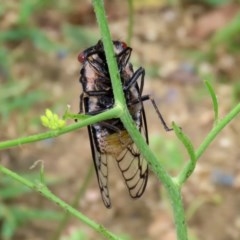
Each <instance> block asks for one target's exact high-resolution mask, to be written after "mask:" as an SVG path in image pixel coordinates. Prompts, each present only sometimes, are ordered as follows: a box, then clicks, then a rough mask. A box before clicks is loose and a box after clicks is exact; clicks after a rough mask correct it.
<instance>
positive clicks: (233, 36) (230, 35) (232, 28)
mask: <svg viewBox="0 0 240 240" xmlns="http://www.w3.org/2000/svg"><path fill="white" fill-rule="evenodd" d="M239 32H240V14H237V15H236V16H235V17H234V18H233V19H232V21H230V22H229V23H228V24H227V25H226V26H225V27H223V28H221V29H220V30H219V31H217V32H216V33H215V34H214V36H213V37H212V39H211V44H212V47H213V49H215V48H216V47H218V46H220V45H221V46H224V47H225V48H226V49H227V50H228V51H230V52H231V53H237V52H239V51H240V47H239V40H240V39H239Z"/></svg>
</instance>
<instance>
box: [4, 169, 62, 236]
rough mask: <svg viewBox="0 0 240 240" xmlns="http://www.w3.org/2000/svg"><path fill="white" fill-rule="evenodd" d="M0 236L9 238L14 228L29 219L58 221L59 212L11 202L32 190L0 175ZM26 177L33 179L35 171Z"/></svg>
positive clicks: (35, 176)
mask: <svg viewBox="0 0 240 240" xmlns="http://www.w3.org/2000/svg"><path fill="white" fill-rule="evenodd" d="M0 177H1V178H0V221H1V228H0V229H1V230H0V238H1V239H3V240H9V239H11V238H12V237H13V236H14V234H15V232H16V230H17V229H18V228H19V227H20V226H21V225H23V224H25V223H27V222H29V221H31V220H45V221H49V220H53V221H58V220H59V218H60V216H61V214H60V213H58V212H56V211H50V210H41V209H35V208H31V207H29V206H28V205H23V204H15V203H11V202H12V201H11V200H14V201H15V202H16V200H17V199H18V198H20V197H26V194H30V193H31V192H32V191H31V190H30V189H29V188H27V187H25V186H24V185H22V184H19V183H18V182H15V181H12V180H11V179H10V178H9V177H8V176H5V175H0ZM24 177H25V178H26V179H29V180H31V181H34V179H36V178H37V177H38V176H37V174H36V173H34V174H28V175H24Z"/></svg>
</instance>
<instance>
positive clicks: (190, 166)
mask: <svg viewBox="0 0 240 240" xmlns="http://www.w3.org/2000/svg"><path fill="white" fill-rule="evenodd" d="M239 113H240V104H238V105H237V106H236V107H234V108H233V109H232V110H231V111H230V112H229V113H228V114H227V115H226V116H225V117H224V118H223V119H221V120H219V121H218V122H217V124H216V125H215V126H214V127H213V128H212V130H211V131H210V132H209V134H208V135H207V136H206V138H205V139H204V140H203V142H202V144H201V145H200V146H199V148H198V149H197V151H196V153H195V156H196V159H199V158H200V157H201V155H202V154H203V153H204V151H205V150H206V149H207V147H208V146H209V145H210V143H211V142H212V141H213V140H214V139H215V138H216V136H217V135H218V134H219V133H220V132H221V130H222V129H223V128H224V127H225V126H226V125H227V124H228V123H229V122H230V121H231V120H233V119H234V118H235V117H236V116H237V115H238V114H239ZM195 167H196V162H194V163H193V162H192V161H189V162H187V164H186V166H185V167H184V168H183V170H182V171H181V173H180V174H179V175H178V177H177V178H176V181H177V182H178V183H179V185H182V184H183V183H184V182H185V181H186V180H187V179H188V177H189V176H190V175H191V174H192V172H193V171H194V169H195Z"/></svg>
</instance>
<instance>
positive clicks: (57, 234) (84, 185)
mask: <svg viewBox="0 0 240 240" xmlns="http://www.w3.org/2000/svg"><path fill="white" fill-rule="evenodd" d="M93 170H94V167H93V165H92V164H91V166H90V167H89V169H88V171H87V175H86V177H85V178H84V181H83V183H82V184H81V186H80V188H79V191H78V192H77V194H76V196H75V197H74V199H73V201H72V203H71V206H72V207H74V208H76V207H77V205H78V203H79V200H80V198H81V197H83V195H84V193H85V192H86V189H87V186H88V184H89V182H90V179H91V177H92V175H93ZM70 217H71V214H70V213H69V212H66V213H65V214H64V215H63V218H62V219H61V221H60V223H59V225H58V228H57V230H56V231H55V233H54V235H53V237H52V238H51V239H52V240H58V239H60V236H61V233H62V232H63V230H64V228H65V226H66V225H67V223H68V221H69V219H70Z"/></svg>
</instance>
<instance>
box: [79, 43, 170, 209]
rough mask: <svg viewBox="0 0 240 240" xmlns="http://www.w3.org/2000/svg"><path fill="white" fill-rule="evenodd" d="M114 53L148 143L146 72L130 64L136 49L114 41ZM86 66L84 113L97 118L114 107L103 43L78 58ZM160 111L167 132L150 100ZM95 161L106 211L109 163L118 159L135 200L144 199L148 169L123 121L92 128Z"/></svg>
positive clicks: (131, 108)
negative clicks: (145, 107) (144, 88)
mask: <svg viewBox="0 0 240 240" xmlns="http://www.w3.org/2000/svg"><path fill="white" fill-rule="evenodd" d="M113 46H114V52H115V55H116V60H117V64H118V68H119V73H120V77H121V82H122V86H123V91H124V95H125V98H126V103H127V106H128V109H129V112H130V114H131V116H132V118H133V120H134V122H135V124H136V126H137V128H138V129H139V131H140V132H141V131H142V132H143V134H144V136H145V140H146V142H147V143H148V133H147V124H146V117H145V111H144V108H143V103H142V101H144V100H149V99H150V98H149V96H148V95H147V96H142V91H143V84H144V74H145V72H144V69H143V68H139V69H138V70H137V71H135V72H134V71H133V67H132V64H131V63H130V62H129V58H130V55H131V51H132V49H131V48H130V47H128V46H127V45H126V44H125V43H123V42H120V41H113ZM78 60H79V62H81V63H82V65H83V66H82V69H81V70H80V83H81V84H82V88H83V92H82V94H81V95H80V113H82V112H83V110H84V111H85V113H86V114H88V115H96V114H98V113H101V112H103V111H106V110H107V109H110V108H112V107H113V105H114V97H113V91H112V85H111V80H110V75H109V71H108V66H107V62H106V57H105V53H104V49H103V44H102V41H101V40H100V41H99V42H98V43H97V44H96V45H94V46H92V47H90V48H88V49H86V50H85V51H83V52H82V53H80V54H79V56H78ZM138 81H139V83H138ZM150 100H151V101H152V103H153V105H154V107H155V109H156V110H157V113H158V115H159V117H160V119H161V120H162V122H163V124H164V127H165V129H166V130H169V129H168V127H167V126H166V124H165V122H164V120H163V119H162V116H161V114H160V112H159V111H158V109H157V107H156V104H155V102H154V101H153V100H152V99H150ZM88 133H89V138H90V144H91V151H92V157H93V161H94V166H95V170H96V174H97V179H98V184H99V188H100V192H101V195H102V199H103V202H104V204H105V206H106V207H108V208H109V207H111V200H110V196H109V190H108V161H109V160H110V159H115V160H116V161H117V164H118V167H119V169H120V171H121V173H122V176H123V178H124V180H125V183H126V186H127V188H128V190H129V194H130V196H131V197H132V198H138V197H140V196H141V195H142V194H143V192H144V190H145V188H146V185H147V180H148V165H147V162H146V161H145V160H144V158H143V156H142V155H141V154H140V152H139V150H138V149H137V147H136V146H135V144H134V143H133V141H132V138H131V137H130V135H129V134H128V132H127V131H126V129H125V127H124V126H123V124H122V122H121V120H120V119H111V120H105V121H103V122H100V123H96V124H93V125H90V126H88Z"/></svg>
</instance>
